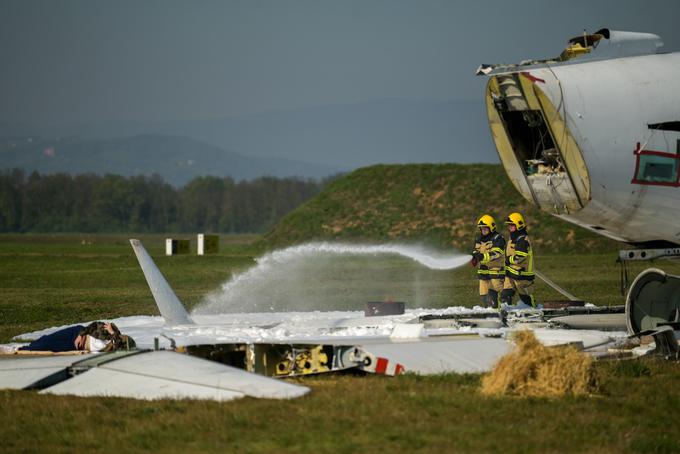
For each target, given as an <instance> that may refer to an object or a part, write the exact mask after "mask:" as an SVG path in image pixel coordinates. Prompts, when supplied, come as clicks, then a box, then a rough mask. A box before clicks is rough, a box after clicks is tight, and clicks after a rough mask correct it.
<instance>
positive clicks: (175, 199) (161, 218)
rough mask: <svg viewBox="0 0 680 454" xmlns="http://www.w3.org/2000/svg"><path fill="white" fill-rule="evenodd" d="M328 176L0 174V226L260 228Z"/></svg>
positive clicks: (256, 230)
mask: <svg viewBox="0 0 680 454" xmlns="http://www.w3.org/2000/svg"><path fill="white" fill-rule="evenodd" d="M327 182H328V180H322V181H317V180H313V179H301V178H296V177H291V178H275V177H261V178H257V179H253V180H244V181H238V182H237V181H234V180H233V179H232V178H230V177H213V176H204V177H197V178H194V179H193V180H191V181H190V182H189V183H188V184H186V185H185V186H183V187H181V188H175V187H173V186H171V185H170V184H168V183H166V182H164V181H163V179H162V178H161V177H160V176H158V175H154V176H150V177H148V176H133V177H123V176H120V175H103V176H102V175H95V174H83V175H67V174H52V175H41V174H39V173H37V172H33V173H31V174H29V175H26V173H25V172H24V171H22V170H18V169H13V170H4V171H2V172H0V232H111V233H113V232H140V233H146V232H148V233H153V232H197V231H201V232H215V233H260V232H264V231H266V230H268V229H269V228H271V227H272V226H274V225H275V224H276V223H277V222H278V221H279V220H280V219H281V218H282V217H283V216H284V215H285V214H287V213H288V212H290V211H291V210H293V209H294V208H296V207H297V206H299V205H300V204H302V203H303V202H305V201H306V200H308V199H309V198H311V197H313V196H314V195H316V194H318V193H319V191H320V190H321V189H322V187H323V186H324V185H325V184H326V183H327Z"/></svg>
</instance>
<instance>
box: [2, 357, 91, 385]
mask: <svg viewBox="0 0 680 454" xmlns="http://www.w3.org/2000/svg"><path fill="white" fill-rule="evenodd" d="M80 360H82V356H68V355H63V356H42V357H37V356H36V357H26V356H23V355H12V356H9V357H7V358H1V359H0V389H32V388H44V387H45V386H50V385H52V384H54V383H58V382H60V381H62V380H66V379H67V378H69V375H68V372H67V369H68V367H69V366H71V365H72V364H74V363H76V362H78V361H80Z"/></svg>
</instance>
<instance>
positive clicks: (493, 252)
mask: <svg viewBox="0 0 680 454" xmlns="http://www.w3.org/2000/svg"><path fill="white" fill-rule="evenodd" d="M477 229H478V232H477V235H476V236H475V247H474V249H473V251H472V261H471V264H472V266H476V267H477V277H478V278H479V296H480V298H481V299H482V304H484V305H485V306H487V307H500V302H499V301H498V294H499V293H500V292H501V290H502V289H503V279H504V277H505V271H504V261H505V258H504V255H505V254H504V252H503V251H504V249H505V238H503V235H501V234H500V233H498V232H497V231H496V221H495V220H494V218H492V217H491V216H489V215H488V214H485V215H484V216H482V217H481V218H479V220H478V221H477Z"/></svg>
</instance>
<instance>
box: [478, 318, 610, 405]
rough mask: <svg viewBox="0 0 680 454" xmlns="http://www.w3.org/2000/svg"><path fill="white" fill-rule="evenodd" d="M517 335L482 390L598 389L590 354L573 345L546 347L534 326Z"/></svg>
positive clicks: (549, 392) (554, 393)
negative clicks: (513, 343)
mask: <svg viewBox="0 0 680 454" xmlns="http://www.w3.org/2000/svg"><path fill="white" fill-rule="evenodd" d="M513 339H514V341H515V343H516V348H515V349H513V350H512V351H511V352H510V353H508V354H507V355H505V356H503V357H502V358H501V359H500V360H499V361H498V364H496V366H495V367H494V369H493V370H492V371H491V372H490V373H489V374H487V375H485V376H484V377H483V378H482V394H486V395H515V396H526V397H529V396H531V397H561V396H565V395H588V394H593V393H594V392H596V391H597V389H598V379H597V375H596V373H595V369H594V367H593V360H592V359H591V358H590V356H588V355H586V354H583V353H581V352H579V351H578V350H577V349H576V348H574V347H572V346H559V347H545V346H543V345H542V344H541V343H540V342H539V341H538V340H537V339H536V336H534V333H533V332H532V331H530V330H521V331H518V332H517V333H516V334H515V336H514V338H513Z"/></svg>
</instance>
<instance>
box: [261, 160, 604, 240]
mask: <svg viewBox="0 0 680 454" xmlns="http://www.w3.org/2000/svg"><path fill="white" fill-rule="evenodd" d="M512 211H519V212H521V213H522V214H524V216H525V217H526V219H527V222H528V226H529V227H528V228H529V232H530V233H531V235H532V238H533V242H534V245H535V248H536V249H537V250H543V251H557V250H561V249H562V248H563V247H565V246H567V247H571V249H572V250H573V246H575V245H576V244H577V242H578V247H579V248H583V249H584V250H592V249H602V250H611V248H612V247H613V245H614V244H615V243H614V242H613V241H611V240H608V239H605V238H603V237H600V236H598V235H596V234H594V233H592V232H589V231H587V230H585V229H582V228H580V227H577V226H574V225H572V224H570V223H567V222H565V221H562V220H560V219H558V218H555V217H553V216H551V215H549V214H547V213H544V212H541V211H539V210H538V209H536V208H533V207H532V206H531V205H530V204H529V203H528V202H527V201H526V200H525V199H523V198H522V197H521V196H520V195H519V194H518V193H517V191H516V190H515V188H514V187H513V186H512V184H511V183H510V181H509V179H508V178H507V176H506V174H505V172H504V170H503V168H502V167H501V166H500V165H489V164H474V165H460V164H458V165H457V164H428V165H377V166H372V167H366V168H362V169H358V170H356V171H354V172H352V173H350V174H348V175H346V176H344V177H341V178H339V179H337V180H335V181H333V182H332V183H330V184H329V185H328V186H326V188H325V189H324V190H323V191H322V192H321V193H320V194H319V195H317V196H316V197H314V198H313V199H311V200H310V201H308V202H307V203H305V204H304V205H302V206H300V207H299V208H297V209H296V210H294V211H293V212H291V213H289V214H288V215H287V216H286V217H284V218H283V220H282V221H281V222H280V223H279V224H278V225H277V226H276V227H275V228H274V229H273V230H272V231H271V232H269V233H268V234H267V236H266V240H267V241H268V243H269V244H270V245H271V246H272V247H273V246H283V245H289V244H293V243H301V242H306V241H310V240H314V239H315V240H328V239H332V240H351V241H358V240H371V241H376V240H377V241H381V242H386V241H407V242H416V243H425V244H431V245H435V246H438V247H445V248H451V247H453V248H455V249H457V250H459V251H466V252H467V251H468V250H470V249H471V247H472V238H473V235H474V233H475V227H474V225H475V223H476V221H477V219H478V218H479V216H480V215H481V214H484V213H490V214H492V215H493V216H494V217H496V221H497V222H498V223H499V224H500V225H499V228H500V229H503V230H505V226H504V225H502V222H503V220H504V219H505V217H506V216H507V215H508V214H509V213H510V212H512Z"/></svg>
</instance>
